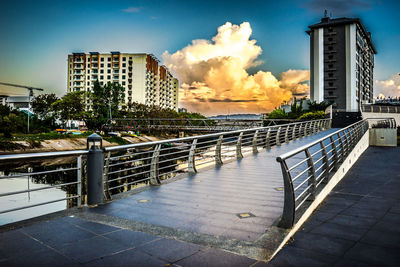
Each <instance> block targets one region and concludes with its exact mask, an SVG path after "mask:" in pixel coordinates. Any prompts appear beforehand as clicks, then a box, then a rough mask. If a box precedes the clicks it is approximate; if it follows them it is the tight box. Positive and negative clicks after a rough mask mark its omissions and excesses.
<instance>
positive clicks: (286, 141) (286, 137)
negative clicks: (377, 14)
mask: <svg viewBox="0 0 400 267" xmlns="http://www.w3.org/2000/svg"><path fill="white" fill-rule="evenodd" d="M289 128H290V124H288V125H286V130H285V143H289Z"/></svg>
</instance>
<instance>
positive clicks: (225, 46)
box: [162, 22, 310, 114]
mask: <svg viewBox="0 0 400 267" xmlns="http://www.w3.org/2000/svg"><path fill="white" fill-rule="evenodd" d="M251 33H252V29H251V27H250V24H249V23H248V22H243V23H242V24H240V25H233V24H231V23H230V22H227V23H225V24H224V25H222V26H220V27H219V28H218V33H217V35H216V36H214V37H213V38H212V40H211V41H209V40H204V39H200V40H193V41H192V43H191V44H190V45H188V46H186V47H184V48H183V49H181V50H179V51H176V52H175V53H173V54H170V53H169V52H168V51H166V52H164V54H163V56H162V57H163V60H164V63H165V65H166V66H167V67H168V69H170V70H171V71H172V72H173V73H174V74H176V75H177V76H178V78H179V79H180V82H181V94H180V102H181V104H182V105H183V106H184V107H187V108H188V109H189V110H191V111H197V112H201V113H204V114H221V113H228V112H230V113H260V112H268V111H271V110H272V109H274V108H275V107H277V106H279V105H280V104H281V103H282V102H283V101H287V100H289V99H290V98H291V97H292V95H293V94H296V95H297V94H300V95H304V94H307V93H308V91H309V86H308V84H307V83H305V82H307V81H308V80H309V76H310V73H309V71H308V70H288V71H286V72H284V73H282V74H281V80H278V79H277V78H276V77H275V76H274V75H273V74H272V73H271V72H269V71H261V70H260V71H258V72H257V73H256V74H254V75H250V74H249V73H248V72H247V71H246V70H247V69H248V68H250V67H255V66H258V65H259V64H260V63H261V62H260V61H258V60H257V58H258V56H259V55H260V54H261V52H262V49H261V48H260V47H259V46H258V45H256V40H251V39H250V36H251Z"/></svg>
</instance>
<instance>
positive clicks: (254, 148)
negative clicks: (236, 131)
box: [253, 130, 258, 153]
mask: <svg viewBox="0 0 400 267" xmlns="http://www.w3.org/2000/svg"><path fill="white" fill-rule="evenodd" d="M257 139H258V130H257V131H255V132H254V137H253V153H258V149H257Z"/></svg>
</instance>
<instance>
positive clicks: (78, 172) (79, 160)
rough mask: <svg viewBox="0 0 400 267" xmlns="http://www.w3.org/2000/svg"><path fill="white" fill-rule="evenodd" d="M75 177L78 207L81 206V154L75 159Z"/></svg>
mask: <svg viewBox="0 0 400 267" xmlns="http://www.w3.org/2000/svg"><path fill="white" fill-rule="evenodd" d="M76 168H77V170H76V177H77V182H78V184H77V187H76V191H77V192H76V194H77V195H78V198H77V200H76V201H77V203H76V204H77V206H78V208H80V207H81V206H82V155H81V156H78V158H77V159H76Z"/></svg>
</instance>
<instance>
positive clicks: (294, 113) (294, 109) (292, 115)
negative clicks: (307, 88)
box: [288, 97, 304, 119]
mask: <svg viewBox="0 0 400 267" xmlns="http://www.w3.org/2000/svg"><path fill="white" fill-rule="evenodd" d="M303 100H304V98H302V99H301V100H300V104H299V105H297V99H296V97H295V98H294V100H293V104H291V105H290V112H289V113H288V118H289V119H297V118H298V117H300V116H301V115H302V114H303Z"/></svg>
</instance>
